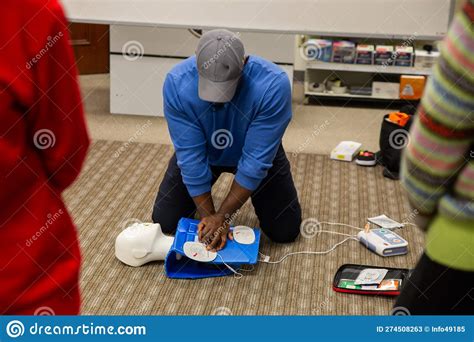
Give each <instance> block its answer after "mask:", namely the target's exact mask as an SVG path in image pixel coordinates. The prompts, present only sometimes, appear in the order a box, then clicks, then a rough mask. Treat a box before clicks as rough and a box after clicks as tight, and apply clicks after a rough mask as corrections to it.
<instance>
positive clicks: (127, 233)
mask: <svg viewBox="0 0 474 342" xmlns="http://www.w3.org/2000/svg"><path fill="white" fill-rule="evenodd" d="M173 240H174V238H173V237H168V236H165V235H164V234H163V233H162V231H161V226H160V225H159V224H158V223H134V224H133V225H131V226H129V227H127V228H126V229H125V230H123V231H122V232H121V233H120V234H119V235H118V236H117V239H116V240H115V255H116V257H117V258H118V259H119V260H120V261H122V262H123V263H125V264H127V265H130V266H141V265H143V264H145V263H147V262H150V261H155V260H163V259H164V257H165V256H166V253H168V251H169V248H170V247H171V244H172V243H173Z"/></svg>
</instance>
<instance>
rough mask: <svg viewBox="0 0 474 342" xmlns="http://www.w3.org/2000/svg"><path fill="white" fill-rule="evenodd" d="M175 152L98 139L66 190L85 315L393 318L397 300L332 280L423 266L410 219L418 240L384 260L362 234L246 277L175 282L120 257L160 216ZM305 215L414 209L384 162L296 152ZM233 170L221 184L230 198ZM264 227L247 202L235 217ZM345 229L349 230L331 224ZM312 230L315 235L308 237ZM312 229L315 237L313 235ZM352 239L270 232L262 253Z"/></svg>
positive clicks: (403, 213) (219, 190) (357, 218)
mask: <svg viewBox="0 0 474 342" xmlns="http://www.w3.org/2000/svg"><path fill="white" fill-rule="evenodd" d="M172 153H173V150H172V147H171V146H168V145H157V144H145V143H133V142H125V143H124V142H113V141H96V142H94V144H93V145H92V147H91V150H90V153H89V156H88V159H87V162H86V164H85V167H84V169H83V172H82V173H81V176H80V178H79V180H78V181H77V182H76V183H75V184H74V185H73V186H72V187H71V188H70V189H69V190H68V191H66V193H65V194H64V197H65V200H66V203H67V205H68V207H69V209H70V211H71V213H72V215H73V218H74V221H75V223H76V225H77V227H78V230H79V238H80V242H81V247H82V253H83V266H82V273H81V289H82V298H83V307H82V313H83V314H99V315H104V314H109V315H209V314H233V315H384V314H388V313H389V312H390V310H391V307H392V305H393V299H390V298H384V297H377V296H371V297H369V296H358V295H351V294H341V293H336V292H334V291H333V290H332V279H333V276H334V274H335V272H336V270H337V269H338V268H339V266H341V265H342V264H346V263H355V264H366V265H377V266H386V267H404V268H410V267H413V266H414V265H415V263H416V260H417V259H418V257H419V256H420V254H421V252H422V246H423V242H424V241H423V234H421V233H420V232H419V231H417V229H416V228H414V227H413V226H407V227H406V228H404V229H403V230H402V231H401V232H400V234H401V235H402V236H403V237H405V238H406V239H407V240H408V241H409V243H410V247H409V248H410V251H409V253H408V254H407V255H405V256H398V257H391V258H382V257H380V256H377V255H375V254H373V253H371V252H370V251H368V250H367V249H365V248H364V247H362V246H361V245H360V244H359V243H358V242H357V241H348V242H346V243H345V244H344V245H342V246H340V247H338V248H337V249H336V250H335V251H333V252H331V253H329V254H327V255H300V256H292V257H290V258H288V259H286V260H285V261H284V262H282V263H281V264H276V265H270V264H262V263H261V264H257V265H255V267H254V270H253V271H251V272H245V273H244V277H243V278H241V279H236V278H234V277H231V276H229V277H221V278H209V279H202V280H173V279H168V278H167V277H166V276H165V274H164V269H163V263H162V262H155V263H151V264H148V265H145V266H143V267H140V268H132V267H128V266H125V265H123V264H122V263H121V262H120V261H118V260H117V259H116V258H115V257H114V241H115V237H116V236H117V234H118V233H119V232H120V231H122V230H123V229H124V228H125V227H126V226H127V225H128V224H130V223H132V222H134V221H137V220H139V221H150V220H151V211H152V207H153V202H154V199H155V196H156V192H157V190H158V186H159V184H160V182H161V179H162V177H163V175H164V172H165V170H166V165H167V163H168V160H169V158H170V157H171V155H172ZM289 159H290V162H291V164H292V171H293V177H294V180H295V184H296V188H297V190H298V194H299V199H300V202H301V205H302V209H303V219H308V218H315V219H317V220H319V221H331V222H342V223H347V224H352V225H356V226H359V227H363V226H364V224H365V222H366V218H367V217H371V216H376V215H379V214H386V215H387V216H389V217H391V218H393V219H395V220H401V221H406V220H407V218H409V216H410V209H409V207H408V205H407V202H406V198H405V197H404V195H403V192H402V190H401V187H400V184H399V182H396V181H391V180H388V179H386V178H384V177H383V176H382V170H381V168H380V167H376V168H363V167H359V166H357V165H355V164H354V163H344V162H337V161H331V160H330V159H329V158H328V157H327V156H323V155H310V154H298V155H293V154H290V155H289ZM231 181H232V177H231V175H225V176H223V177H221V179H219V181H218V182H217V183H216V185H215V186H214V187H213V194H214V198H215V201H216V202H217V203H220V202H221V201H222V200H223V198H224V196H225V195H226V192H227V189H228V188H229V187H230V184H231ZM234 223H236V224H244V225H248V226H258V220H257V218H256V216H255V213H254V211H253V208H252V206H251V204H250V203H249V202H247V203H246V204H245V205H244V207H243V208H242V210H240V212H239V215H238V216H237V218H236V219H235V220H234ZM323 228H324V229H327V230H334V231H338V232H342V233H350V234H352V233H357V231H355V230H352V229H350V228H347V227H332V226H323ZM306 235H307V234H306ZM307 236H308V235H307ZM343 238H344V237H342V236H338V235H333V234H324V233H321V234H319V235H316V236H312V234H310V236H308V237H303V236H300V237H299V238H298V239H297V241H296V242H295V243H292V244H286V245H282V244H275V243H271V242H270V241H269V240H268V239H267V238H266V237H262V241H261V245H260V250H261V252H262V253H264V254H266V255H270V256H271V257H272V260H277V259H279V258H280V257H281V256H283V255H285V254H287V253H289V252H294V251H303V250H312V251H324V250H327V249H329V248H330V247H332V246H333V245H334V244H336V243H337V242H339V241H341V239H343Z"/></svg>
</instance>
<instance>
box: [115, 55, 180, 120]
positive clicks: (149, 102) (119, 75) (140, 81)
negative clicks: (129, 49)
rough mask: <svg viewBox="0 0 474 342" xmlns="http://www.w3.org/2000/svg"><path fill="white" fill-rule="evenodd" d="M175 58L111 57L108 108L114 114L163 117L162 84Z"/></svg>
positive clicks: (177, 60)
mask: <svg viewBox="0 0 474 342" xmlns="http://www.w3.org/2000/svg"><path fill="white" fill-rule="evenodd" d="M180 61H182V59H178V58H155V57H141V58H140V59H137V60H127V59H125V58H124V57H123V56H122V55H111V56H110V111H111V112H112V113H113V114H136V115H151V116H163V97H162V90H163V83H164V81H165V77H166V74H167V73H168V72H169V71H170V70H171V68H173V66H174V65H175V64H176V63H179V62H180Z"/></svg>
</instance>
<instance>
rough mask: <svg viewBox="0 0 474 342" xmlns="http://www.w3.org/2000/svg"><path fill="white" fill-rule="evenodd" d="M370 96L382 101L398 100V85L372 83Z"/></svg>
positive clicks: (392, 83) (393, 83)
mask: <svg viewBox="0 0 474 342" xmlns="http://www.w3.org/2000/svg"><path fill="white" fill-rule="evenodd" d="M372 96H373V97H379V98H384V99H394V100H396V99H399V98H400V97H399V96H400V83H395V82H372Z"/></svg>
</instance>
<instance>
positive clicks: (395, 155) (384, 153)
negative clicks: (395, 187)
mask: <svg viewBox="0 0 474 342" xmlns="http://www.w3.org/2000/svg"><path fill="white" fill-rule="evenodd" d="M388 116H389V114H387V115H384V117H383V121H382V127H381V129H380V140H379V145H380V151H379V152H377V153H376V158H377V163H378V164H380V165H382V166H383V167H384V170H383V175H384V177H387V178H390V179H399V178H400V177H399V172H400V161H401V157H402V152H403V150H404V149H405V147H406V146H407V145H408V139H409V137H408V130H409V129H410V126H411V122H412V119H413V116H411V115H410V119H409V120H408V122H407V124H406V125H405V126H404V127H402V126H400V125H397V124H396V123H393V122H391V121H388V120H386V119H388Z"/></svg>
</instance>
